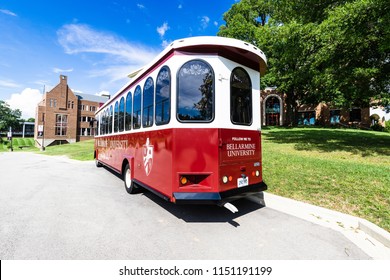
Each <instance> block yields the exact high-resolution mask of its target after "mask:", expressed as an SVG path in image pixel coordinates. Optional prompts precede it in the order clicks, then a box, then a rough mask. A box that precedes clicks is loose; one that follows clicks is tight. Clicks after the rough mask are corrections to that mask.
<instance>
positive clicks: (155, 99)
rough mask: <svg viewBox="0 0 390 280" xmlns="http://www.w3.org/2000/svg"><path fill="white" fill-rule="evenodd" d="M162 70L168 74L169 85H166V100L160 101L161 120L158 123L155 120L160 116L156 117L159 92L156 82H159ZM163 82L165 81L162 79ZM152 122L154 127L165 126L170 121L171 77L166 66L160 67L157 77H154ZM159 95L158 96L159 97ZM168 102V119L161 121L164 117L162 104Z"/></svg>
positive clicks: (169, 70)
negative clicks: (154, 124)
mask: <svg viewBox="0 0 390 280" xmlns="http://www.w3.org/2000/svg"><path fill="white" fill-rule="evenodd" d="M163 70H166V72H167V73H168V81H169V85H168V88H169V89H168V98H166V99H162V98H161V99H162V101H161V108H162V110H161V112H162V113H161V116H162V118H161V119H162V120H161V121H159V120H157V117H158V116H160V114H159V115H158V114H157V108H158V106H157V92H160V90H158V81H159V77H160V74H162V72H163ZM164 80H165V79H164ZM161 88H163V87H161ZM154 92H155V93H154V103H155V104H154V121H155V123H156V125H158V126H159V125H165V124H168V123H169V122H170V121H171V103H172V102H171V100H172V99H171V96H172V75H171V69H170V68H169V67H168V66H167V65H164V66H163V67H161V69H160V71H159V72H158V74H157V77H156V88H155V91H154ZM160 96H161V95H159V97H160ZM166 100H167V101H168V119H167V120H163V116H164V114H163V113H164V102H165V101H166Z"/></svg>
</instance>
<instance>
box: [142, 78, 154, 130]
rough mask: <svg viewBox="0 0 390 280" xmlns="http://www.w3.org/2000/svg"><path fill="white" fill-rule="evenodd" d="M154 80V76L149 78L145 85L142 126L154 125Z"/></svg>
mask: <svg viewBox="0 0 390 280" xmlns="http://www.w3.org/2000/svg"><path fill="white" fill-rule="evenodd" d="M153 98H154V82H153V79H152V78H150V77H149V78H147V79H146V81H145V85H144V96H143V108H142V112H143V115H142V126H143V127H151V126H152V125H153V112H154V106H153V105H154V100H153Z"/></svg>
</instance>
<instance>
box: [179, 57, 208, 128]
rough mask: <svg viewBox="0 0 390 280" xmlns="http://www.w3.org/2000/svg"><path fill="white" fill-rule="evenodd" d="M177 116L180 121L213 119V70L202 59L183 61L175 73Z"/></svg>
mask: <svg viewBox="0 0 390 280" xmlns="http://www.w3.org/2000/svg"><path fill="white" fill-rule="evenodd" d="M177 92H178V93H177V94H178V101H177V118H178V120H179V121H182V122H211V121H212V120H213V119H214V72H213V69H212V68H211V66H210V65H209V64H208V63H206V62H205V61H202V60H192V61H188V62H187V63H185V64H184V65H183V66H182V67H181V68H180V70H179V72H178V74H177Z"/></svg>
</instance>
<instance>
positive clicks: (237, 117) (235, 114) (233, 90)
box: [230, 67, 252, 125]
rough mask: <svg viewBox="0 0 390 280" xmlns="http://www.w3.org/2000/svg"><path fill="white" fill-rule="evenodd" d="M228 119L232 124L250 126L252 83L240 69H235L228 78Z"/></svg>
mask: <svg viewBox="0 0 390 280" xmlns="http://www.w3.org/2000/svg"><path fill="white" fill-rule="evenodd" d="M230 119H231V121H232V123H233V124H238V125H251V124H252V83H251V79H250V77H249V75H248V73H247V72H246V71H245V70H244V69H243V68H241V67H237V68H235V69H234V70H233V71H232V75H231V78H230Z"/></svg>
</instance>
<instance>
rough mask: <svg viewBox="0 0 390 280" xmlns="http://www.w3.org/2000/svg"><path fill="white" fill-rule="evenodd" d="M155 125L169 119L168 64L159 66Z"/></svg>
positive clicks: (169, 75)
mask: <svg viewBox="0 0 390 280" xmlns="http://www.w3.org/2000/svg"><path fill="white" fill-rule="evenodd" d="M155 116H156V117H155V118H156V125H162V124H167V123H169V121H170V119H171V73H170V70H169V67H168V66H164V67H162V68H161V70H160V72H159V73H158V75H157V81H156V113H155Z"/></svg>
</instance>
